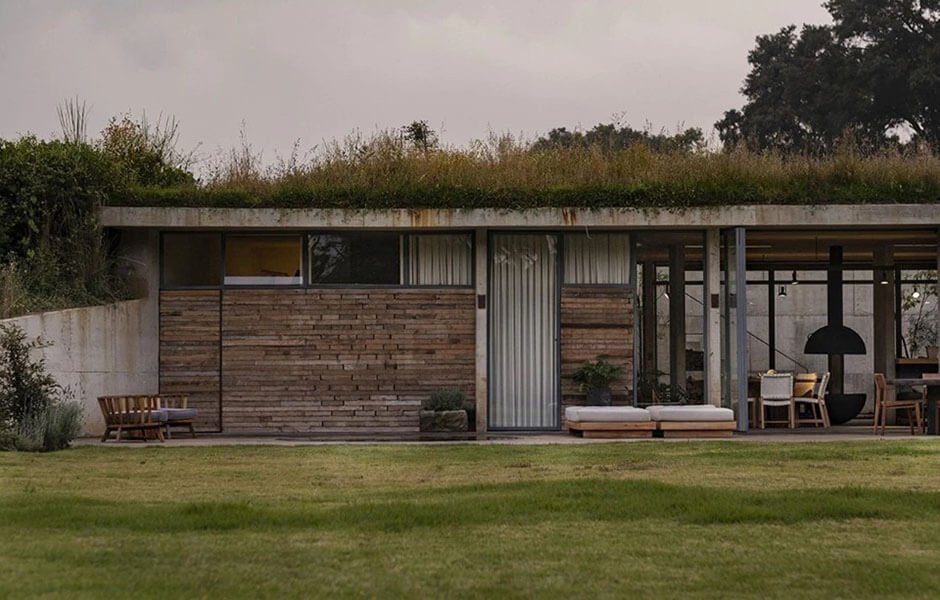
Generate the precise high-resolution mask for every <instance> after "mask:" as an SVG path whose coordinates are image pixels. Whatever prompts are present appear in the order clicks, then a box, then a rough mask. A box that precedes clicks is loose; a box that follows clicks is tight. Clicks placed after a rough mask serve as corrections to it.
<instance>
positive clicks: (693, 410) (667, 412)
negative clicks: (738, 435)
mask: <svg viewBox="0 0 940 600" xmlns="http://www.w3.org/2000/svg"><path fill="white" fill-rule="evenodd" d="M646 410H648V411H649V413H650V416H651V417H652V418H653V420H654V421H697V422H702V421H707V422H712V421H733V420H734V412H733V411H732V410H731V409H730V408H718V407H717V406H712V405H711V404H696V405H685V406H661V405H653V406H648V407H647V408H646Z"/></svg>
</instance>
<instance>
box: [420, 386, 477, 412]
mask: <svg viewBox="0 0 940 600" xmlns="http://www.w3.org/2000/svg"><path fill="white" fill-rule="evenodd" d="M469 403H470V401H469V400H468V399H467V395H466V394H465V393H463V392H462V391H461V390H438V391H436V392H434V393H433V394H431V397H430V398H428V399H427V400H425V401H424V402H422V403H421V408H422V409H424V410H433V411H444V410H466V408H467V405H468V404H469Z"/></svg>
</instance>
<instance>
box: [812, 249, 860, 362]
mask: <svg viewBox="0 0 940 600" xmlns="http://www.w3.org/2000/svg"><path fill="white" fill-rule="evenodd" d="M826 309H827V310H826V313H827V317H828V319H827V321H828V322H827V324H826V326H825V327H822V328H820V329H817V330H816V331H814V332H813V333H812V335H810V336H809V339H808V340H806V346H805V347H804V348H803V352H805V353H806V354H828V355H830V356H833V355H836V356H838V355H842V354H866V350H865V342H864V340H862V336H860V335H859V334H857V333H856V332H855V331H854V330H852V329H850V328H848V327H846V326H845V325H843V324H842V310H843V307H842V247H841V246H833V247H831V248H830V249H829V273H828V276H827V277H826ZM830 370H831V369H830Z"/></svg>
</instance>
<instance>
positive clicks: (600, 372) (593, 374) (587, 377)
mask: <svg viewBox="0 0 940 600" xmlns="http://www.w3.org/2000/svg"><path fill="white" fill-rule="evenodd" d="M622 374H623V367H620V366H617V365H615V364H612V363H611V362H610V361H608V360H607V357H606V356H598V357H597V360H594V361H588V362H586V363H584V364H583V365H581V366H580V367H578V370H577V371H575V372H574V373H572V375H571V378H572V379H573V380H574V382H575V383H577V384H578V386H579V387H580V389H581V391H582V392H585V393H587V403H588V404H589V405H591V406H610V383H611V382H612V381H613V380H614V379H617V378H618V377H620V376H621V375H622Z"/></svg>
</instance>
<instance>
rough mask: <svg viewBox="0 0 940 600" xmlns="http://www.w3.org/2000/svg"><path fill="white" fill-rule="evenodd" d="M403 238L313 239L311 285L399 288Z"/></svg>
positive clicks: (341, 236)
mask: <svg viewBox="0 0 940 600" xmlns="http://www.w3.org/2000/svg"><path fill="white" fill-rule="evenodd" d="M400 238H401V236H400V235H399V234H397V233H388V232H363V233H330V234H315V235H311V236H310V240H309V242H308V245H307V247H308V250H309V256H310V283H311V284H314V285H316V284H373V285H398V284H399V283H401V279H402V278H401V271H402V268H401V240H400Z"/></svg>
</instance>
